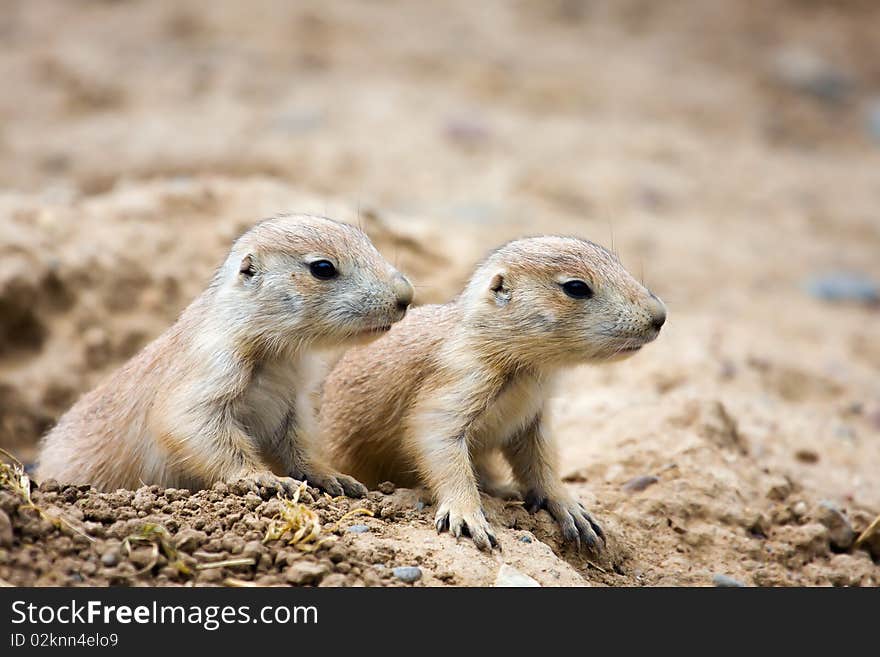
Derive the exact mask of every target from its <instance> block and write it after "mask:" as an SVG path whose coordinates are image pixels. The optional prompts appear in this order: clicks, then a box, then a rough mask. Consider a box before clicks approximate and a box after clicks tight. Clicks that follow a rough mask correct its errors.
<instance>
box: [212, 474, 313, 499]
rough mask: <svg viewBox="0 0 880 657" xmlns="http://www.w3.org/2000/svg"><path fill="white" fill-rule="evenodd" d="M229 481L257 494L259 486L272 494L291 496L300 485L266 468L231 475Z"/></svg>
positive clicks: (290, 478)
mask: <svg viewBox="0 0 880 657" xmlns="http://www.w3.org/2000/svg"><path fill="white" fill-rule="evenodd" d="M229 483H231V484H234V485H236V486H237V487H239V488H244V489H245V490H249V491H252V492H254V493H256V494H257V495H259V494H260V489H261V488H265V489H266V490H268V491H269V492H270V493H272V494H273V495H282V494H283V495H287V496H292V495H293V494H294V493H295V492H296V490H297V489H298V488H299V487H300V482H299V481H297V480H296V479H293V478H292V477H279V476H277V475H276V474H274V473H272V472H269V471H268V470H249V471H246V472H243V473H241V474H239V475H237V476H235V477H233V478H232V479H231V480H230V482H229Z"/></svg>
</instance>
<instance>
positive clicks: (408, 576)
mask: <svg viewBox="0 0 880 657" xmlns="http://www.w3.org/2000/svg"><path fill="white" fill-rule="evenodd" d="M391 572H392V573H393V575H394V576H395V577H396V578H397V579H399V580H400V581H402V582H406V583H407V584H412V583H413V582H418V581H419V580H420V579H422V569H421V568H418V567H416V566H398V567H397V568H394V569H393V570H392V571H391Z"/></svg>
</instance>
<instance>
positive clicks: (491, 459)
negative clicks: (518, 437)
mask: <svg viewBox="0 0 880 657" xmlns="http://www.w3.org/2000/svg"><path fill="white" fill-rule="evenodd" d="M499 458H500V454H498V452H497V451H491V452H487V453H484V454H480V455H479V456H474V457H473V462H474V473H475V474H476V477H477V487H478V488H479V489H480V491H481V492H483V493H486V495H491V496H492V497H498V498H501V499H503V500H518V499H522V495H521V494H520V491H519V488H517V486H515V485H514V484H512V483H510V482H509V481H507V473H505V472H504V470H503V469H502V467H501V464H500V463H499V462H498V461H499Z"/></svg>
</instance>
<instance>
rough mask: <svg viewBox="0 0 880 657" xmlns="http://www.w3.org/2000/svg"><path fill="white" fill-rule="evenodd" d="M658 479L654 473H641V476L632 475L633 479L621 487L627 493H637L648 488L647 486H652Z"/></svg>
mask: <svg viewBox="0 0 880 657" xmlns="http://www.w3.org/2000/svg"><path fill="white" fill-rule="evenodd" d="M658 481H660V480H659V479H657V477H655V476H654V475H642V476H641V477H634V478H633V479H630V480H629V481H628V482H626V483H625V484H624V485H623V486H622V488H623V490H625V491H626V492H627V493H638V492H639V491H643V490H645V489H646V488H648V486H653V485H654V484H656V483H657V482H658Z"/></svg>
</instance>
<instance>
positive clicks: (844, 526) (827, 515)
mask: <svg viewBox="0 0 880 657" xmlns="http://www.w3.org/2000/svg"><path fill="white" fill-rule="evenodd" d="M816 518H817V520H818V521H819V522H821V523H822V524H823V525H825V526H826V527H827V528H828V540H829V541H830V542H831V547H833V548H834V549H836V550H848V549H849V548H850V547H852V544H853V541H855V540H856V533H855V531H854V530H853V528H852V526H851V525H850V524H849V520H848V519H847V517H846V516H845V515H843V513H842V512H841V511H840V509H838V508H837V506H836V505H835V504H834V503H833V502H829V501H828V500H823V501H822V502H819V509H818V512H817V514H816Z"/></svg>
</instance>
